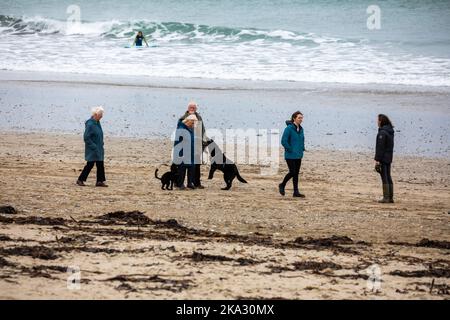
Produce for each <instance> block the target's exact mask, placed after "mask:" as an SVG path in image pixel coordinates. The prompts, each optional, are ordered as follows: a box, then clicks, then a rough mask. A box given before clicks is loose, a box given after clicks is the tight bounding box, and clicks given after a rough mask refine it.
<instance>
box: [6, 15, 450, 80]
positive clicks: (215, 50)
mask: <svg viewBox="0 0 450 320" xmlns="http://www.w3.org/2000/svg"><path fill="white" fill-rule="evenodd" d="M0 22H1V24H0V56H1V57H2V59H0V68H1V69H7V70H21V71H22V70H23V71H52V72H76V73H88V74H117V75H143V76H155V77H187V78H212V79H249V80H267V81H271V80H286V81H310V82H337V83H355V84H357V83H380V84H383V83H385V84H405V85H431V86H450V59H445V58H434V57H432V56H420V55H413V54H411V53H404V54H401V53H393V52H389V50H384V49H383V48H381V47H380V46H377V45H373V44H371V43H370V41H367V40H366V39H359V40H356V41H355V40H349V39H340V38H332V37H325V36H321V35H316V34H312V33H296V32H292V31H288V30H258V29H249V28H246V29H236V28H225V27H214V26H204V25H194V24H186V23H177V22H172V23H157V22H152V21H144V20H142V21H116V20H112V21H103V22H83V23H81V25H79V27H74V28H72V29H71V28H69V29H68V25H67V24H66V22H65V21H58V20H52V19H46V18H42V17H24V18H20V19H18V18H14V17H6V16H0ZM137 30H143V31H144V33H145V35H146V36H147V38H148V40H149V41H150V42H152V43H155V44H156V45H157V47H154V48H149V49H144V50H135V49H125V48H123V47H124V45H126V44H130V43H131V42H132V38H133V35H134V34H135V32H136V31H137ZM18 43H19V45H18Z"/></svg>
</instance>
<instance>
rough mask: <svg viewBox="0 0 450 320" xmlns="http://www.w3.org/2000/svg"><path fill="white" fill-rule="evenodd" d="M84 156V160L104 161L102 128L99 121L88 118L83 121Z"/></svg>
mask: <svg viewBox="0 0 450 320" xmlns="http://www.w3.org/2000/svg"><path fill="white" fill-rule="evenodd" d="M83 138H84V144H85V149H84V158H85V159H86V161H104V156H105V150H104V148H103V130H102V126H101V125H100V121H96V120H94V119H93V118H90V119H89V120H87V121H86V122H85V130H84V135H83Z"/></svg>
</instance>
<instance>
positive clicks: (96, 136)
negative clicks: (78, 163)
mask: <svg viewBox="0 0 450 320" xmlns="http://www.w3.org/2000/svg"><path fill="white" fill-rule="evenodd" d="M103 113H104V109H103V107H95V108H93V109H92V117H91V118H90V119H89V120H87V121H86V122H85V130H84V136H83V137H84V144H85V149H84V158H85V160H86V161H87V164H86V165H85V167H84V169H83V171H82V172H81V174H80V176H79V177H78V180H77V185H79V186H85V184H84V182H85V181H86V180H87V178H88V176H89V173H90V172H91V170H92V168H93V167H94V164H95V165H96V166H97V183H96V186H97V187H107V185H106V184H105V181H106V178H105V166H104V163H103V161H104V155H105V151H104V148H103V130H102V126H101V125H100V119H101V118H102V117H103Z"/></svg>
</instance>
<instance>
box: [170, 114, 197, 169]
mask: <svg viewBox="0 0 450 320" xmlns="http://www.w3.org/2000/svg"><path fill="white" fill-rule="evenodd" d="M185 139H189V140H190V141H185ZM173 146H174V149H173V162H174V163H175V164H177V165H180V164H184V165H186V166H190V165H193V164H194V163H195V162H194V161H195V134H194V130H193V129H190V128H189V127H188V126H186V125H185V124H184V123H183V122H182V121H178V125H177V130H176V132H175V141H174V145H173Z"/></svg>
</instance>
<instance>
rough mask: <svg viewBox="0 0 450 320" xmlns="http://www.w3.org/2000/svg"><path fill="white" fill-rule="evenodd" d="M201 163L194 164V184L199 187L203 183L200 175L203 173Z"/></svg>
mask: <svg viewBox="0 0 450 320" xmlns="http://www.w3.org/2000/svg"><path fill="white" fill-rule="evenodd" d="M200 166H201V165H200V164H196V165H194V186H196V187H199V186H201V185H202V182H201V181H200V175H201V170H200V168H201V167H200Z"/></svg>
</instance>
